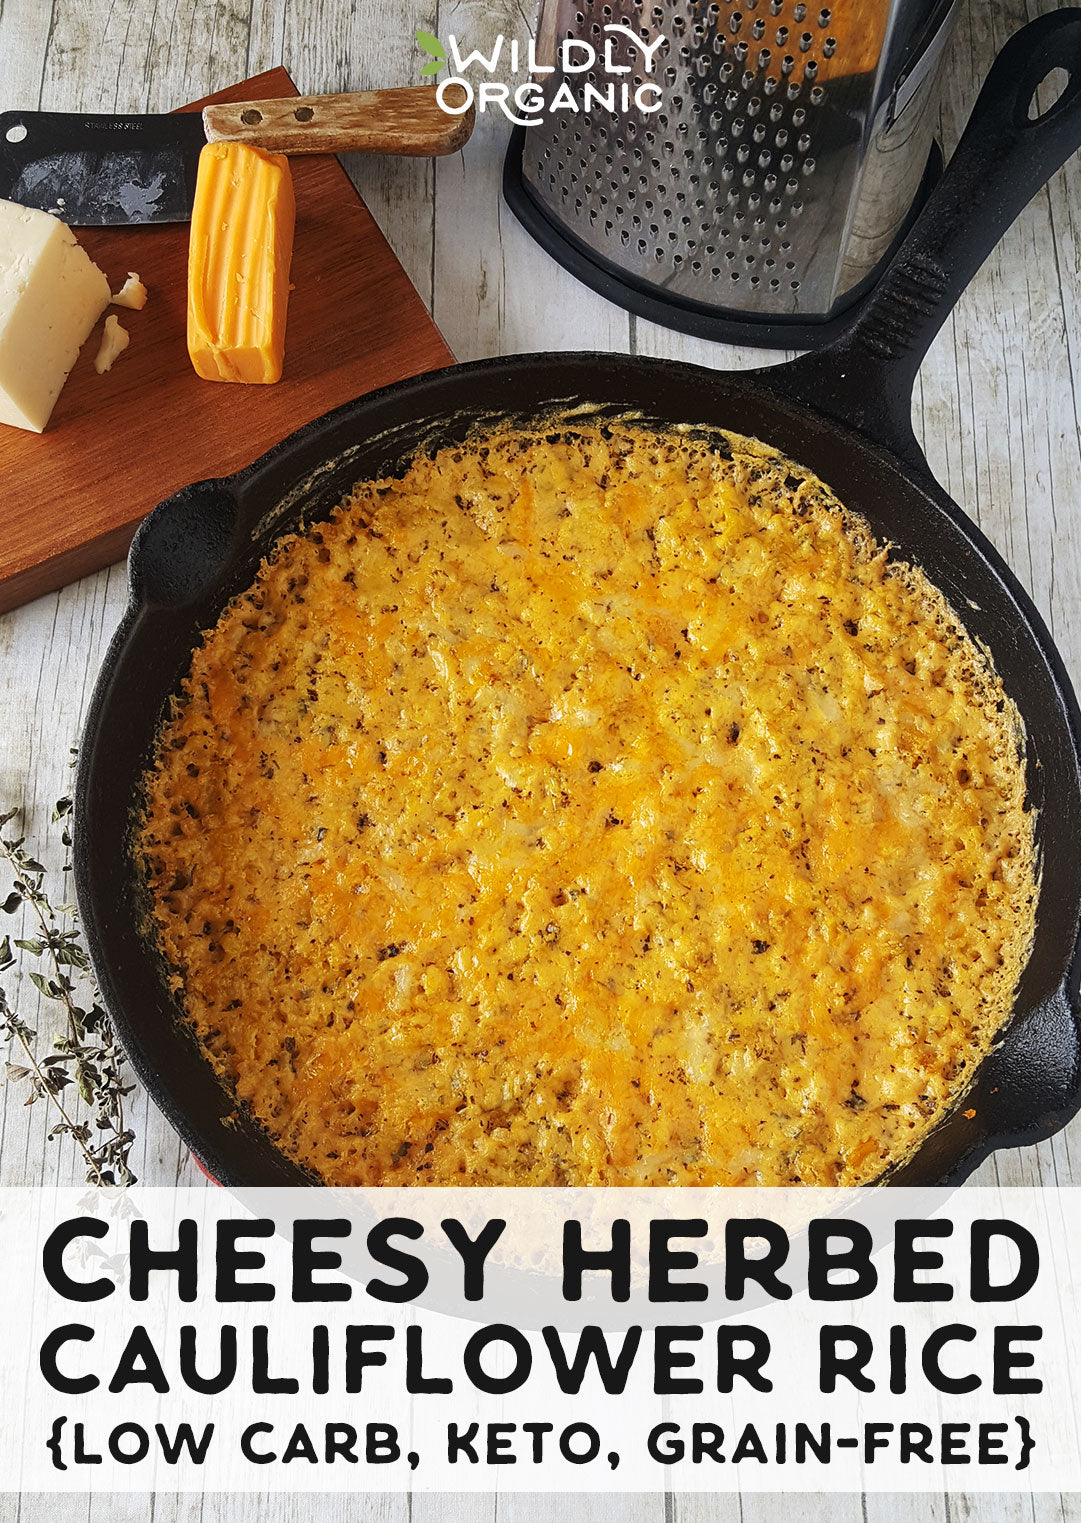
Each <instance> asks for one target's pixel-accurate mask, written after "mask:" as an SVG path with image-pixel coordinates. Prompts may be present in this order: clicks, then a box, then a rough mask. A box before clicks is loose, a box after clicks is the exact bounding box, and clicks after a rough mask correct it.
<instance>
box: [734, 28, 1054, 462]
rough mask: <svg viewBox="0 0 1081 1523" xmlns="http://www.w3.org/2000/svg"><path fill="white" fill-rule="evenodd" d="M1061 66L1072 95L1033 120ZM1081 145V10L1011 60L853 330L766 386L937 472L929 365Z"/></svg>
mask: <svg viewBox="0 0 1081 1523" xmlns="http://www.w3.org/2000/svg"><path fill="white" fill-rule="evenodd" d="M1056 69H1061V70H1064V71H1065V72H1066V74H1067V75H1068V81H1067V84H1066V86H1065V88H1064V89H1063V91H1062V93H1061V94H1060V95H1059V97H1058V99H1057V100H1056V101H1055V102H1054V104H1053V105H1051V106H1050V107H1048V108H1047V109H1045V110H1044V111H1042V112H1039V113H1038V114H1037V115H1036V116H1035V117H1032V116H1030V111H1034V110H1036V105H1035V102H1036V94H1037V90H1038V87H1039V86H1040V84H1041V83H1042V82H1043V81H1044V80H1045V79H1046V77H1047V76H1048V74H1050V73H1051V72H1052V71H1053V70H1056ZM1078 147H1081V9H1079V8H1074V7H1071V8H1068V9H1065V10H1060V11H1054V12H1052V13H1051V14H1049V15H1046V16H1041V17H1040V18H1039V19H1038V20H1036V21H1032V22H1030V23H1029V24H1028V25H1027V26H1025V27H1022V29H1021V30H1020V31H1019V32H1017V33H1015V34H1014V36H1013V37H1011V39H1010V40H1009V42H1007V44H1006V46H1005V47H1004V48H1003V49H1002V51H1001V52H1000V53H999V55H998V57H997V58H996V60H995V62H994V64H993V65H992V67H991V71H990V73H989V74H988V76H987V79H986V80H985V82H984V86H983V89H982V90H981V91H980V94H979V97H978V99H977V101H976V104H975V106H974V107H973V110H972V115H971V117H970V118H969V122H968V125H967V127H966V128H965V131H964V135H963V136H962V138H961V141H960V143H959V144H958V146H957V150H956V152H955V153H954V155H953V157H952V158H951V160H950V162H949V164H948V165H947V167H946V169H945V172H944V173H943V175H942V178H941V179H940V180H939V182H938V184H937V185H936V187H935V189H934V190H933V191H932V192H931V195H930V196H929V197H928V200H927V202H926V204H925V205H924V208H923V210H922V211H921V212H920V214H919V216H918V217H917V219H916V221H915V222H914V223H913V225H912V228H911V230H910V231H909V233H908V236H907V237H906V238H905V240H904V242H903V243H902V244H901V247H900V248H899V249H898V251H897V253H896V255H895V256H894V258H893V260H892V262H891V263H890V265H889V267H888V269H887V270H886V273H885V274H884V275H883V277H882V279H881V281H880V282H879V285H878V286H877V288H876V289H875V291H874V293H873V294H872V295H871V296H870V297H869V298H868V300H867V302H866V304H865V305H864V307H863V309H862V311H861V313H860V315H859V317H858V318H857V319H856V321H855V322H854V323H853V325H852V326H851V327H850V328H848V329H846V330H845V332H844V333H843V334H842V335H841V337H840V338H839V339H837V340H836V341H835V342H834V343H833V344H831V345H830V346H829V347H828V348H826V349H822V350H819V351H818V352H817V353H815V354H808V355H804V356H802V357H801V358H800V359H797V360H794V361H792V362H791V363H790V364H788V365H783V366H779V367H773V368H771V369H769V370H764V371H760V372H759V376H760V378H761V380H762V381H763V382H764V383H765V384H766V385H767V386H769V388H770V389H771V390H773V391H776V392H779V393H780V394H781V395H782V396H786V397H789V398H791V399H792V400H793V401H796V402H799V403H800V404H801V405H804V404H805V405H809V406H810V407H812V408H814V409H815V410H817V411H819V412H824V413H828V414H829V415H830V416H831V417H834V418H837V419H838V420H840V421H841V422H843V423H848V424H851V425H854V426H855V427H856V428H858V429H859V430H860V432H861V433H864V434H867V435H869V436H870V437H871V438H872V439H874V440H876V441H877V442H879V443H881V444H884V445H886V446H887V447H888V448H889V449H890V450H892V451H894V452H895V453H899V454H901V455H903V456H904V457H905V458H906V459H908V460H909V461H911V462H912V463H914V464H917V465H918V466H920V467H922V468H923V469H924V470H926V469H927V466H926V462H925V460H924V458H923V454H922V452H921V450H920V447H919V445H918V444H917V442H916V438H915V435H914V434H913V432H912V421H911V411H912V388H913V385H914V383H915V379H916V374H917V372H918V370H919V368H920V365H921V363H922V361H923V358H924V356H925V355H926V353H927V351H928V349H929V348H930V347H931V343H932V341H933V339H934V337H935V335H936V334H937V333H938V331H939V329H940V328H941V327H942V325H943V323H944V322H945V320H946V318H947V317H948V316H949V314H950V312H951V311H952V309H953V307H954V305H955V303H956V302H957V299H958V297H959V296H960V295H961V292H962V291H963V290H964V289H965V287H966V286H967V285H968V283H969V281H970V280H971V279H972V277H973V275H975V273H976V271H977V270H978V269H979V267H980V265H981V264H982V263H983V262H984V260H985V259H986V258H987V255H988V254H989V253H990V252H991V250H992V249H993V248H994V246H995V244H996V243H997V242H998V241H999V239H1000V238H1001V237H1002V235H1003V233H1005V231H1006V229H1007V228H1008V227H1009V226H1010V224H1011V223H1012V222H1013V221H1014V220H1015V218H1016V217H1018V216H1019V215H1020V213H1021V211H1022V209H1023V208H1024V207H1025V206H1026V205H1027V204H1028V202H1029V201H1030V200H1031V199H1032V197H1033V196H1034V195H1035V194H1036V192H1037V191H1038V190H1039V189H1040V187H1041V186H1042V185H1044V184H1045V183H1046V181H1047V180H1049V179H1050V178H1051V176H1052V175H1053V174H1054V173H1055V171H1056V170H1057V169H1059V168H1060V167H1061V166H1062V165H1063V164H1064V163H1065V162H1066V160H1067V159H1068V158H1069V157H1070V155H1071V154H1072V153H1073V152H1074V151H1075V150H1076V149H1077V148H1078Z"/></svg>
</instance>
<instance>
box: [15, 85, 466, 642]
mask: <svg viewBox="0 0 1081 1523" xmlns="http://www.w3.org/2000/svg"><path fill="white" fill-rule="evenodd" d="M297 93H298V92H297V89H296V86H295V85H294V84H293V82H292V80H291V79H290V78H289V75H288V74H287V73H286V71H285V70H284V69H271V70H270V71H269V72H268V73H266V74H259V75H256V76H255V78H254V79H249V80H245V81H244V83H243V84H239V85H235V86H233V87H232V88H230V89H228V90H223V91H221V92H220V93H219V94H217V95H214V96H212V97H210V98H211V99H212V100H215V101H228V100H245V99H247V100H250V99H253V98H258V97H260V96H261V97H264V98H266V97H273V96H284V95H296V94H297ZM206 104H207V102H206V101H200V102H198V103H197V106H192V107H189V108H187V109H190V110H195V109H199V108H201V107H202V106H204V105H206ZM292 172H293V183H294V188H295V191H296V203H297V225H296V242H295V244H294V251H293V267H292V282H293V287H294V289H293V292H292V294H291V296H290V298H289V320H288V327H287V331H286V349H285V373H284V375H283V376H282V379H281V380H280V381H279V382H278V383H277V384H276V385H274V386H238V385H227V384H222V383H216V382H211V381H201V380H200V379H199V377H198V376H197V375H196V374H195V372H194V370H193V369H192V368H191V362H190V361H189V359H188V351H187V345H186V341H185V324H186V317H185V304H186V288H185V281H186V270H187V257H188V224H187V223H171V224H168V225H161V226H157V227H104V228H86V229H82V230H80V231H79V233H78V237H79V241H80V243H82V245H83V246H84V247H85V249H86V250H87V252H88V253H89V254H90V256H91V258H92V259H94V260H95V261H96V262H97V263H98V264H99V265H100V266H101V268H102V269H103V270H104V271H105V273H106V274H107V275H108V277H109V279H110V281H111V282H112V287H113V290H114V291H115V290H117V289H119V287H120V285H121V284H122V283H123V281H124V278H125V276H126V275H127V272H128V271H129V270H135V271H137V273H138V274H139V275H140V277H141V278H142V280H143V282H144V283H145V285H146V287H147V289H148V291H149V299H148V301H147V304H146V306H145V307H144V309H143V310H142V311H141V312H130V311H127V310H124V309H122V308H119V307H111V308H110V309H109V310H110V311H113V312H116V314H117V316H118V317H119V319H120V321H121V323H122V324H123V326H124V327H125V328H126V329H127V330H128V332H129V333H130V335H131V343H130V345H129V347H128V348H127V350H126V351H125V352H124V353H123V354H122V355H121V356H120V358H119V359H118V360H117V361H116V364H115V365H114V367H113V369H112V370H111V371H110V372H109V373H108V374H106V375H103V376H99V375H98V374H97V373H96V371H95V370H94V356H95V354H96V353H97V347H98V340H99V337H100V333H101V325H100V324H99V325H98V328H97V329H95V331H94V333H93V334H92V335H91V337H90V339H89V340H88V341H87V343H86V344H85V345H84V347H83V351H82V353H81V354H80V356H79V359H78V362H77V363H76V366H75V369H74V370H73V371H72V373H71V375H70V376H69V377H68V381H67V384H66V385H65V387H64V390H63V392H62V393H61V395H60V400H59V401H58V402H57V404H56V408H55V410H54V412H53V415H52V419H51V420H50V423H49V427H48V428H47V429H46V431H45V433H44V434H30V433H25V432H23V431H22V430H21V429H16V428H6V427H3V426H0V505H2V507H0V512H2V520H0V612H2V611H5V610H6V609H9V608H14V607H16V606H17V605H18V604H20V603H25V602H27V601H28V600H29V599H30V598H34V597H37V596H39V595H40V594H41V593H43V592H49V591H52V590H53V589H54V588H56V587H61V586H63V585H64V584H65V583H66V582H70V581H73V580H74V579H75V578H76V577H80V576H85V575H86V573H87V572H89V571H96V570H98V569H99V568H100V567H102V566H106V565H109V564H110V563H111V562H113V561H117V560H120V559H121V558H122V556H124V555H125V554H126V552H127V548H128V545H129V544H130V542H131V537H132V535H133V534H134V532H135V528H136V526H137V524H138V523H139V520H140V519H141V518H143V517H144V516H145V515H146V514H147V513H148V512H149V511H150V509H151V508H152V507H154V505H155V504H156V503H158V502H160V501H161V500H162V498H164V497H168V496H169V495H170V494H171V493H172V492H175V491H176V490H177V489H178V488H179V487H182V486H185V485H186V484H187V483H188V482H191V481H199V480H201V479H202V478H203V477H205V476H223V475H228V474H229V473H230V472H232V471H235V470H238V469H239V468H240V467H241V466H244V465H248V464H250V463H251V461H253V460H256V459H258V457H259V456H260V455H261V454H263V453H264V451H266V450H267V449H269V448H270V447H271V445H273V444H276V443H277V442H278V441H279V440H280V439H283V438H285V436H286V435H287V434H291V433H292V432H293V431H294V430H295V429H297V428H299V427H300V426H301V425H302V424H303V423H307V422H308V421H309V420H310V419H312V418H317V417H319V415H320V414H321V413H324V412H327V411H328V410H329V409H330V408H332V407H336V406H338V405H339V403H341V402H347V401H349V400H350V398H352V397H355V396H359V395H360V394H361V393H363V392H366V391H372V390H374V388H375V387H377V386H384V385H386V384H387V383H389V382H391V381H398V380H401V379H402V378H403V377H405V376H411V375H417V374H419V373H420V372H421V371H423V370H433V369H436V368H438V367H440V366H443V365H448V364H450V363H451V362H452V360H453V356H452V354H451V352H450V350H449V349H448V348H447V346H446V344H445V343H444V342H443V339H442V337H441V335H440V333H439V331H438V329H437V328H436V326H435V324H434V323H433V322H432V320H431V318H430V317H429V316H428V313H427V311H426V309H425V307H424V304H423V303H422V301H421V300H420V297H419V296H418V295H417V293H416V291H415V290H414V289H413V287H412V285H411V284H410V282H409V279H408V277H407V276H406V274H405V271H404V270H403V269H402V267H401V265H400V264H399V263H398V261H397V259H396V258H395V256H394V254H393V253H392V251H391V249H390V246H389V244H388V243H387V241H386V239H385V238H384V237H383V235H382V233H381V232H380V231H379V229H378V228H377V227H376V225H375V222H374V221H373V219H372V216H371V214H370V212H369V211H368V209H367V207H366V206H365V205H364V203H363V202H362V201H361V199H360V197H359V196H358V195H357V192H356V191H355V190H354V188H353V186H352V184H351V183H350V181H349V178H348V176H347V175H346V173H345V171H344V170H343V169H342V167H341V165H340V164H339V163H338V161H337V159H335V158H332V157H323V156H318V157H310V158H296V159H293V161H292Z"/></svg>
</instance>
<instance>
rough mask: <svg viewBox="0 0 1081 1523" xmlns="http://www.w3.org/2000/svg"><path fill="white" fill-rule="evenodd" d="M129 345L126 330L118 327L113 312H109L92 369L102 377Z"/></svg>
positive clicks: (117, 319)
mask: <svg viewBox="0 0 1081 1523" xmlns="http://www.w3.org/2000/svg"><path fill="white" fill-rule="evenodd" d="M130 343H131V335H130V334H129V333H128V330H127V329H126V328H122V327H121V326H120V320H119V318H118V317H117V316H116V314H115V312H110V313H109V316H108V317H107V318H106V319H105V332H104V333H103V334H102V335H101V344H100V346H99V348H98V352H97V357H96V358H95V360H94V369H95V370H96V371H97V373H98V375H104V374H105V372H106V371H107V370H111V369H112V368H113V362H114V360H116V359H117V358H118V357H119V356H120V355H122V354H123V353H124V350H125V349H126V348H127V347H128V345H129V344H130Z"/></svg>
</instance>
